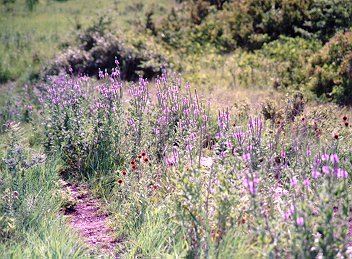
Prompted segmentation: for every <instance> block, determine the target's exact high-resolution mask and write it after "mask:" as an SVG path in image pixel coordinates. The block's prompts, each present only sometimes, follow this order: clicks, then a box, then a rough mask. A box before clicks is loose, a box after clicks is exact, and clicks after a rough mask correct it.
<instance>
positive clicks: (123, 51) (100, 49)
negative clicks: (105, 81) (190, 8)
mask: <svg viewBox="0 0 352 259" xmlns="http://www.w3.org/2000/svg"><path fill="white" fill-rule="evenodd" d="M115 59H117V60H118V61H119V63H120V64H121V65H122V66H123V68H124V69H123V70H122V71H121V77H122V79H124V80H137V79H138V78H139V76H144V77H146V78H153V77H155V76H156V75H158V74H160V73H161V67H162V66H163V65H165V64H166V58H165V57H164V56H163V55H162V54H160V53H159V52H157V51H155V50H154V49H152V48H151V47H150V46H149V45H148V43H146V42H145V41H140V40H138V39H137V40H135V39H134V41H133V42H128V41H127V40H125V39H122V38H120V39H119V38H118V37H116V36H114V35H113V34H111V33H107V32H99V31H95V30H87V31H85V32H83V33H81V34H79V37H78V47H70V48H68V49H67V50H65V51H64V52H62V53H61V54H59V55H58V56H57V58H56V59H55V61H54V62H53V64H52V65H51V66H50V67H49V68H48V69H46V70H45V71H44V74H45V75H53V74H58V73H59V72H60V71H65V72H66V73H68V72H72V73H74V74H85V75H89V76H98V72H99V69H103V68H104V69H107V70H108V71H111V70H112V68H114V67H115ZM71 69H72V70H71Z"/></svg>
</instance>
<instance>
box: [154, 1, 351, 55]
mask: <svg viewBox="0 0 352 259" xmlns="http://www.w3.org/2000/svg"><path fill="white" fill-rule="evenodd" d="M211 2H212V1H207V0H202V1H186V2H184V3H182V4H181V6H180V8H179V10H176V9H174V10H173V11H172V12H171V13H170V14H169V15H168V17H166V18H165V21H164V23H163V24H162V25H161V27H160V29H159V31H160V35H161V38H162V39H163V40H164V41H166V42H167V43H168V44H170V45H171V46H173V47H176V48H177V47H186V48H188V47H190V46H192V44H193V45H194V44H196V45H197V44H201V45H202V46H204V45H205V46H206V44H207V43H210V44H212V45H214V46H216V47H217V48H218V49H220V50H222V51H230V50H233V49H235V48H237V47H242V48H246V49H257V48H260V47H261V46H262V45H263V44H264V43H266V42H270V41H273V40H276V39H278V38H279V37H280V35H283V36H290V37H295V36H305V37H314V38H317V39H319V40H322V41H327V40H328V39H329V38H330V37H331V36H332V35H333V34H334V33H335V32H336V31H338V30H341V29H348V28H349V27H350V26H351V25H352V21H351V19H350V15H351V13H352V4H351V3H350V2H348V1H345V0H338V1H334V3H333V4H331V2H330V1H326V0H305V1H300V0H285V1H282V0H276V1H271V0H250V1H221V5H220V6H218V8H214V7H213V5H212V4H211ZM218 2H220V1H218ZM225 2H227V3H225ZM189 42H191V43H189Z"/></svg>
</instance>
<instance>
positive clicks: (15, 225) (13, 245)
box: [0, 122, 87, 258]
mask: <svg viewBox="0 0 352 259" xmlns="http://www.w3.org/2000/svg"><path fill="white" fill-rule="evenodd" d="M7 134H8V137H7V141H6V142H7V143H6V149H5V150H1V151H2V153H1V154H0V159H1V161H0V171H1V177H0V219H1V220H0V253H1V255H2V256H3V257H5V258H10V257H21V258H29V257H63V256H67V255H69V256H73V257H77V256H84V255H87V254H86V252H85V250H84V248H83V246H82V244H81V243H80V242H77V238H76V236H75V235H73V234H72V233H71V231H70V230H69V229H65V222H64V221H63V220H62V218H61V217H58V215H57V213H58V211H59V209H60V205H61V200H60V197H59V196H58V195H57V193H56V192H57V189H58V188H59V182H58V180H59V179H58V174H57V170H58V169H59V167H60V164H61V163H60V161H59V160H57V159H47V158H46V156H45V155H44V154H42V153H37V152H36V151H34V150H32V149H29V148H28V147H26V146H25V144H24V143H26V142H24V140H25V139H24V138H25V136H24V135H23V130H22V128H21V127H20V125H19V124H18V123H15V122H11V123H10V122H9V123H8V126H7ZM3 152H4V153H3Z"/></svg>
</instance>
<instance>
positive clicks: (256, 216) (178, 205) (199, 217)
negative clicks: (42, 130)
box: [44, 69, 351, 257]
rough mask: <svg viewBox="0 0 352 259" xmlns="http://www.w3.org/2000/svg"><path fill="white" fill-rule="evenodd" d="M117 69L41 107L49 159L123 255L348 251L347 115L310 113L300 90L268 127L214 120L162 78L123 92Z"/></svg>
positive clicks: (168, 77)
mask: <svg viewBox="0 0 352 259" xmlns="http://www.w3.org/2000/svg"><path fill="white" fill-rule="evenodd" d="M118 71H119V70H118V69H116V70H113V72H112V74H111V75H109V74H107V73H105V74H103V73H101V76H100V80H99V81H98V82H95V83H94V84H93V82H92V81H91V80H89V79H87V78H72V77H60V78H58V79H56V80H54V81H52V82H49V84H48V86H47V88H48V93H49V95H48V96H46V97H45V109H44V110H45V113H46V115H45V116H46V123H47V124H46V136H47V141H48V142H47V143H50V144H51V145H47V148H48V151H49V152H54V153H55V152H57V150H61V152H62V154H63V159H64V161H65V162H66V164H67V165H68V166H70V168H71V169H75V168H79V169H80V170H81V173H82V174H83V175H85V176H87V177H88V178H87V179H90V180H89V181H90V182H91V184H93V186H95V187H94V188H95V190H96V191H97V192H98V193H99V194H100V195H103V196H104V197H105V198H106V199H107V200H109V202H111V203H112V205H111V207H110V209H111V211H112V213H113V215H114V217H115V219H116V220H115V222H114V227H115V228H116V229H117V233H118V235H119V236H123V237H124V238H125V239H126V242H125V244H124V245H123V247H121V248H120V250H121V252H125V253H126V254H128V255H131V256H137V255H142V256H161V257H163V256H166V255H173V256H176V255H178V256H190V257H209V256H213V255H214V256H215V257H218V256H220V255H229V254H232V255H235V256H253V257H255V256H258V255H259V254H261V255H263V256H273V257H282V256H285V255H293V256H296V257H315V256H317V255H318V254H323V255H324V256H327V257H335V256H337V255H338V254H346V249H347V241H346V237H347V234H348V217H349V214H348V213H349V202H350V199H351V197H350V188H351V186H350V183H351V182H350V181H351V177H350V174H349V172H350V170H351V161H350V153H349V149H348V146H349V145H350V134H351V133H350V130H349V129H350V126H349V124H348V123H347V126H346V122H348V117H349V116H348V117H347V116H346V118H344V119H341V118H336V119H331V116H330V117H329V115H328V114H331V111H328V110H325V111H323V114H319V113H318V111H319V108H318V109H317V110H313V111H309V110H306V108H305V103H304V97H303V95H302V94H301V93H297V94H296V95H295V96H294V98H288V99H287V101H286V103H285V105H286V106H285V107H282V108H281V109H280V110H277V111H276V112H274V113H272V112H271V111H270V110H268V109H267V110H268V113H266V114H269V113H270V114H274V115H272V116H270V117H268V116H267V115H266V116H267V118H268V119H269V120H267V121H266V120H263V118H262V117H261V116H260V115H257V116H256V115H251V114H250V112H249V111H248V110H247V111H245V112H243V113H238V114H236V113H235V114H230V113H229V112H228V111H226V110H220V111H218V113H214V112H213V111H212V110H211V108H210V103H205V102H204V101H203V100H202V99H201V98H200V97H199V96H198V94H197V93H196V92H195V93H194V94H192V92H191V90H190V87H189V85H188V84H186V85H185V86H183V85H182V80H181V79H180V78H179V77H178V76H177V75H174V74H168V73H167V72H164V73H163V74H162V76H161V77H159V78H158V79H157V80H156V81H155V84H154V86H153V87H151V86H150V85H149V83H148V82H147V81H146V80H144V79H142V78H141V79H140V80H139V82H138V83H131V84H128V85H125V84H122V82H121V81H120V77H119V72H118ZM149 89H155V91H153V92H151V91H149ZM124 98H126V100H128V101H127V102H124V101H122V100H123V99H124ZM271 107H272V108H271V109H273V110H275V109H277V108H275V107H276V105H272V106H271ZM263 111H264V110H263ZM264 114H265V113H264ZM275 114H276V115H275ZM324 118H325V119H324ZM326 118H329V119H328V120H327V119H326ZM339 120H341V121H340V122H339ZM326 123H330V124H328V125H326ZM122 150H123V152H122ZM104 151H105V152H104ZM98 161H99V164H97V163H96V162H98ZM89 172H92V173H93V174H92V173H91V174H89ZM153 215H154V216H155V217H154V216H153ZM332 215H334V216H332ZM161 228H163V229H168V231H166V232H165V233H164V234H161V233H160V229H161ZM283 230H285V231H283ZM167 233H170V234H171V235H169V234H167ZM176 233H179V234H177V235H176ZM234 234H235V236H232V235H234ZM231 237H232V238H231ZM181 251H183V252H181Z"/></svg>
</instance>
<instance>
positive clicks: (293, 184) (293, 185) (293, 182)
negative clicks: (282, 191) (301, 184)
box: [290, 176, 298, 187]
mask: <svg viewBox="0 0 352 259" xmlns="http://www.w3.org/2000/svg"><path fill="white" fill-rule="evenodd" d="M290 183H291V186H292V187H296V186H297V183H298V180H297V177H296V176H294V177H292V179H291V181H290Z"/></svg>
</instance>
